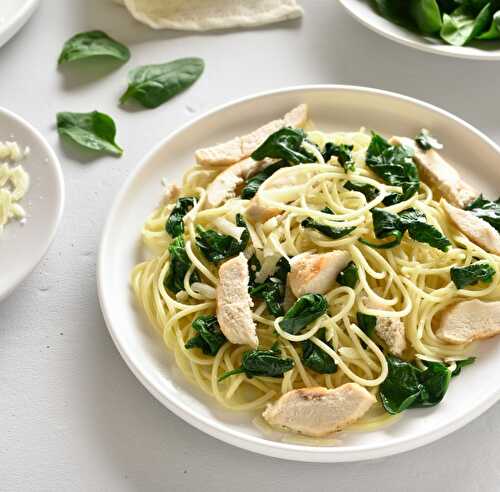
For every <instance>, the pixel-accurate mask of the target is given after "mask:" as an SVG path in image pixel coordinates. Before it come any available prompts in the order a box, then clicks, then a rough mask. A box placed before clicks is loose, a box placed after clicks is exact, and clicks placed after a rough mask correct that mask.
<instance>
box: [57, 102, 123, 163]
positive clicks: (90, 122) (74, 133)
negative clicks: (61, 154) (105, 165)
mask: <svg viewBox="0 0 500 492" xmlns="http://www.w3.org/2000/svg"><path fill="white" fill-rule="evenodd" d="M57 131H58V132H59V135H61V136H65V137H68V138H69V139H71V140H72V141H73V142H75V143H77V144H78V145H80V146H82V147H85V148H86V149H90V150H93V151H96V152H107V153H109V154H113V155H122V154H123V149H122V148H121V147H120V146H119V145H118V144H117V143H116V142H115V137H116V126H115V122H114V121H113V119H112V118H111V117H110V116H108V115H107V114H104V113H100V112H99V111H92V112H91V113H69V112H61V113H57Z"/></svg>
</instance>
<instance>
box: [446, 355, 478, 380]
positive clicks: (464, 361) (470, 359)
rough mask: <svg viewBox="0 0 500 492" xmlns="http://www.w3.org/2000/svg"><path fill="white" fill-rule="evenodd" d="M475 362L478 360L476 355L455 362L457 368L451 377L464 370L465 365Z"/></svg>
mask: <svg viewBox="0 0 500 492" xmlns="http://www.w3.org/2000/svg"><path fill="white" fill-rule="evenodd" d="M474 362H476V358H475V357H468V358H467V359H462V360H457V361H456V362H455V364H456V365H457V367H455V370H454V371H453V372H452V373H451V377H455V376H458V375H459V374H460V373H461V372H462V368H463V367H466V366H470V365H471V364H474Z"/></svg>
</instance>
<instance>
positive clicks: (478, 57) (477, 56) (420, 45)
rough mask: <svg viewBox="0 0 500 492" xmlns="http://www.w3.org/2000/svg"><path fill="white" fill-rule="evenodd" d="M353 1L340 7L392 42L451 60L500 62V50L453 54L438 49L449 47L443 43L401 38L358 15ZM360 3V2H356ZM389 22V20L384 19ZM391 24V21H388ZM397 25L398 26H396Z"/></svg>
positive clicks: (346, 1)
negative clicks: (350, 4) (351, 5)
mask: <svg viewBox="0 0 500 492" xmlns="http://www.w3.org/2000/svg"><path fill="white" fill-rule="evenodd" d="M352 1H353V0H339V3H340V5H342V7H343V8H344V9H345V11H346V12H347V13H348V14H349V15H350V16H351V17H352V18H353V19H355V20H357V21H358V22H359V23H360V24H361V25H363V26H364V27H366V28H367V29H369V30H370V31H372V32H375V33H377V34H379V35H380V36H382V37H384V38H386V39H389V40H390V41H394V42H395V43H398V44H401V45H404V46H407V47H409V48H414V49H416V50H419V51H423V52H425V53H432V54H434V55H440V56H446V57H449V58H458V59H462V60H475V61H498V60H500V49H498V50H497V51H495V52H488V51H481V50H479V49H478V51H477V53H476V52H467V51H465V50H464V51H463V52H452V51H445V50H442V49H439V48H438V47H443V46H447V45H446V44H445V43H441V44H439V45H432V44H430V43H429V44H426V43H424V42H423V41H414V40H413V39H408V38H406V37H405V36H402V35H401V36H399V35H397V34H394V33H391V32H389V31H386V30H385V29H383V28H381V27H378V26H376V25H374V24H373V23H371V22H370V21H369V20H367V19H365V18H363V17H361V16H359V15H357V14H356V13H355V12H353V10H352V9H351V8H350V6H349V3H350V2H352ZM356 1H359V0H356ZM380 18H381V19H384V18H383V17H382V16H380ZM384 20H386V21H387V19H384ZM387 22H390V21H387ZM394 25H397V24H394ZM401 29H404V28H401ZM460 48H468V47H463V46H461V47H460Z"/></svg>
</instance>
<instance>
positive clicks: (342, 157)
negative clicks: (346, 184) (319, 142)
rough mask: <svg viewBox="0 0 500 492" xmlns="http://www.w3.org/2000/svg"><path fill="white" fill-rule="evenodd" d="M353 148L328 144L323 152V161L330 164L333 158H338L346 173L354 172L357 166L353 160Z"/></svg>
mask: <svg viewBox="0 0 500 492" xmlns="http://www.w3.org/2000/svg"><path fill="white" fill-rule="evenodd" d="M353 148H354V147H353V146H352V145H346V144H340V145H336V144H334V143H333V142H327V143H326V144H325V148H324V150H323V152H322V155H323V159H324V160H325V162H329V161H330V159H331V158H332V157H336V158H337V159H338V161H339V164H340V165H341V166H342V167H343V168H344V171H345V172H348V171H354V170H355V169H356V164H355V163H354V160H353V158H352V149H353Z"/></svg>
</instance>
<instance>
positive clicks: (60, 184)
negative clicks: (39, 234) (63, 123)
mask: <svg viewBox="0 0 500 492" xmlns="http://www.w3.org/2000/svg"><path fill="white" fill-rule="evenodd" d="M1 116H7V118H10V119H12V120H14V121H16V123H17V124H19V125H21V126H23V127H24V128H26V129H27V130H28V131H29V132H30V133H31V134H33V135H34V137H35V138H36V139H37V140H39V142H40V143H41V144H42V146H43V147H44V148H45V151H46V153H47V157H48V159H49V160H50V161H51V162H52V166H53V168H54V170H55V175H56V185H57V188H58V190H59V196H60V199H59V201H58V206H57V214H56V216H55V220H54V225H53V227H52V230H51V231H50V234H49V235H48V236H47V239H46V241H45V242H44V244H43V247H42V248H41V250H40V253H39V254H38V255H37V256H36V257H33V260H32V261H31V262H29V264H26V266H25V268H24V269H23V270H22V273H21V274H20V275H19V276H18V277H17V278H16V280H15V281H14V282H13V283H12V285H11V286H10V287H8V288H7V289H6V290H5V291H4V292H0V302H1V301H3V300H4V299H6V298H7V297H8V296H9V295H11V294H12V293H13V292H14V290H15V289H17V287H19V285H20V284H21V283H22V282H24V280H26V278H27V277H28V276H29V275H30V274H31V273H32V272H33V270H34V269H35V268H36V267H37V265H38V264H39V263H40V262H41V261H42V259H43V258H44V257H45V255H46V254H47V251H48V250H49V248H50V246H51V245H52V243H53V242H54V239H55V237H56V234H57V231H58V229H59V225H60V224H61V220H62V217H63V213H64V206H65V203H66V190H65V183H64V175H63V172H62V166H61V162H60V161H59V158H58V157H57V154H56V153H55V151H54V149H53V148H52V147H51V145H50V144H49V142H48V141H47V139H46V138H45V137H44V136H43V135H42V133H41V132H40V131H39V130H37V129H36V128H35V127H34V126H33V125H32V124H31V123H29V122H28V121H27V120H25V119H24V118H23V117H21V116H19V115H18V114H16V113H14V112H13V111H11V110H9V109H7V108H5V107H3V106H0V117H1ZM28 193H29V191H28ZM27 227H29V225H28V226H27Z"/></svg>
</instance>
